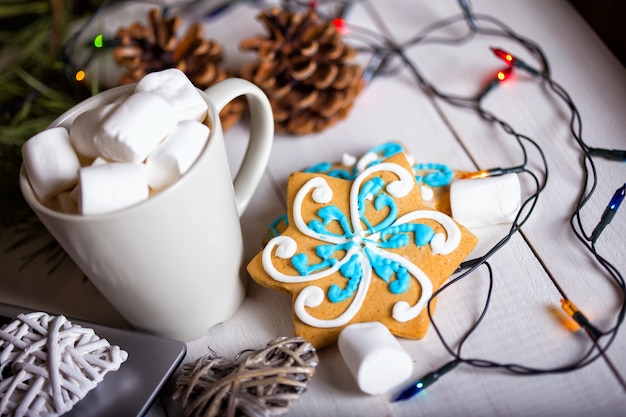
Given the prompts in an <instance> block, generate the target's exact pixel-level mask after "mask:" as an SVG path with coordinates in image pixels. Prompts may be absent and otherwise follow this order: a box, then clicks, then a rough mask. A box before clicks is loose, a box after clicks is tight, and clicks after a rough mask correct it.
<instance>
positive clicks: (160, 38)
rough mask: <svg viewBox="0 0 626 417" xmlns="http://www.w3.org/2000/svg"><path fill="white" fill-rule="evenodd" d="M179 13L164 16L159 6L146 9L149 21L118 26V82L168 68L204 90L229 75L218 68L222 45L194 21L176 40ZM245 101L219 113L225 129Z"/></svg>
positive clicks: (234, 118) (238, 101)
mask: <svg viewBox="0 0 626 417" xmlns="http://www.w3.org/2000/svg"><path fill="white" fill-rule="evenodd" d="M181 24H182V19H181V18H180V16H173V17H170V18H164V17H162V16H161V12H160V11H159V9H152V10H150V11H149V12H148V23H147V25H146V26H143V25H142V24H141V23H139V22H135V23H133V24H131V25H130V26H129V27H121V28H120V29H119V30H118V32H117V39H118V41H119V46H117V47H115V49H114V50H113V59H114V60H115V62H116V63H117V64H118V65H120V66H122V67H124V68H125V69H126V72H125V73H124V74H123V75H122V77H121V80H120V82H121V83H122V84H129V83H134V82H137V81H139V80H140V79H141V78H142V77H143V76H144V75H146V74H148V73H150V72H155V71H162V70H164V69H168V68H178V69H179V70H181V71H182V72H184V73H185V74H186V75H187V77H188V78H189V80H190V81H191V82H192V84H193V85H195V86H196V87H198V88H199V89H201V90H204V89H206V88H208V87H210V86H212V85H213V84H215V83H217V82H219V81H222V80H224V79H225V78H227V77H228V76H229V74H227V72H226V71H225V70H224V69H222V68H220V67H219V64H220V62H221V61H222V47H221V46H220V45H219V44H218V43H217V42H215V41H213V40H210V39H204V38H203V34H204V29H203V27H202V25H200V24H198V23H194V24H192V25H190V26H189V28H188V29H187V32H186V33H185V35H184V36H183V37H182V39H179V38H177V37H176V31H177V30H178V29H179V28H180V26H181ZM244 108H245V102H243V101H241V100H235V101H233V102H231V103H229V104H228V105H226V106H225V107H224V109H223V110H222V111H221V112H220V119H221V121H222V126H223V128H224V129H228V128H229V127H230V126H232V125H233V124H235V123H236V122H237V120H239V118H240V117H241V114H242V112H243V109H244Z"/></svg>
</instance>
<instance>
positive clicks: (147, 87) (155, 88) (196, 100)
mask: <svg viewBox="0 0 626 417" xmlns="http://www.w3.org/2000/svg"><path fill="white" fill-rule="evenodd" d="M142 91H143V92H150V93H154V94H158V95H160V96H162V97H163V98H164V99H165V100H167V102H168V103H170V104H171V105H172V107H173V108H174V111H175V112H176V117H177V119H178V121H182V120H196V121H202V120H204V119H205V118H206V115H207V104H206V102H205V101H204V99H203V98H202V97H201V96H200V93H199V92H198V90H197V89H196V87H194V85H193V84H192V83H191V81H189V78H187V76H186V75H185V73H184V72H182V71H181V70H179V69H176V68H170V69H166V70H163V71H158V72H151V73H149V74H146V75H145V76H144V77H143V78H142V79H141V80H139V82H138V83H137V85H136V86H135V92H142Z"/></svg>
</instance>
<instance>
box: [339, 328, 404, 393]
mask: <svg viewBox="0 0 626 417" xmlns="http://www.w3.org/2000/svg"><path fill="white" fill-rule="evenodd" d="M337 345H338V346H339V352H340V353H341V356H342V357H343V360H344V361H345V363H346V365H347V366H348V369H349V370H350V372H351V373H352V376H354V379H355V380H356V382H357V384H358V386H359V388H360V389H361V391H363V392H365V393H367V394H370V395H379V394H384V393H386V392H387V391H389V390H390V389H392V388H394V387H396V386H398V385H399V384H401V383H403V382H404V381H406V380H407V379H408V378H409V377H410V376H411V374H412V373H413V361H412V360H411V357H410V356H409V354H408V353H406V351H405V350H404V349H402V346H400V343H399V342H398V340H397V339H396V338H395V336H393V335H392V334H391V333H390V332H389V330H388V329H387V327H385V326H384V325H383V324H382V323H378V322H371V323H356V324H351V325H349V326H348V327H346V328H344V329H343V330H342V331H341V333H340V334H339V339H338V340H337Z"/></svg>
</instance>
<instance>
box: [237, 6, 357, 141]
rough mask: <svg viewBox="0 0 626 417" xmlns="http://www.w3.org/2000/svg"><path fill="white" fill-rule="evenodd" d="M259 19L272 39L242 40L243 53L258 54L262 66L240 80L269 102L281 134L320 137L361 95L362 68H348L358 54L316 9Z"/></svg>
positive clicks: (250, 66)
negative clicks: (247, 82)
mask: <svg viewBox="0 0 626 417" xmlns="http://www.w3.org/2000/svg"><path fill="white" fill-rule="evenodd" d="M258 18H259V20H260V21H261V22H262V23H263V24H264V25H265V27H266V28H267V29H268V30H269V35H268V36H267V37H255V38H248V39H244V40H243V41H241V44H240V47H241V49H242V50H244V51H247V50H253V51H257V54H258V62H255V63H252V64H248V65H245V66H244V67H243V68H242V70H241V74H240V75H241V77H242V78H246V79H248V80H250V81H252V82H253V83H255V84H257V85H258V86H259V87H260V88H261V89H262V90H263V91H264V92H265V93H266V94H267V96H268V97H269V99H270V102H271V104H272V110H273V111H274V120H275V122H276V130H277V131H278V132H286V133H293V134H299V135H301V134H308V133H311V132H320V131H322V130H323V129H325V128H327V127H328V126H330V125H332V124H334V123H336V122H337V121H339V120H341V119H343V118H345V117H346V116H347V114H348V112H349V110H350V108H351V107H352V104H353V102H354V99H355V98H356V96H357V95H358V93H359V92H360V90H361V83H360V75H361V69H360V68H359V66H358V65H352V64H350V63H349V62H350V61H351V60H352V59H354V57H355V56H356V51H355V50H354V49H353V48H352V47H350V46H348V45H346V44H344V43H343V41H342V39H341V35H340V34H339V32H337V28H336V27H335V26H334V25H333V24H332V22H321V21H320V20H319V18H318V16H317V14H316V13H315V12H314V11H312V10H309V11H307V12H304V13H302V14H298V13H295V12H291V11H282V10H280V9H278V8H273V9H271V10H269V11H267V12H262V13H261V14H259V16H258Z"/></svg>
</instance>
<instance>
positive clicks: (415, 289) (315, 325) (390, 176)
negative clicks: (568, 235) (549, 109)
mask: <svg viewBox="0 0 626 417" xmlns="http://www.w3.org/2000/svg"><path fill="white" fill-rule="evenodd" d="M287 191H288V203H289V204H288V213H287V215H288V224H289V226H288V227H287V229H286V230H285V231H284V233H283V234H281V235H280V236H276V237H274V238H273V239H272V240H270V241H269V242H268V243H267V245H266V246H265V248H264V249H263V251H262V252H260V253H259V254H258V255H257V256H256V257H255V258H254V259H253V260H252V261H251V262H250V264H249V265H248V271H249V272H250V275H251V276H252V278H253V279H254V280H255V281H256V282H258V283H259V284H261V285H263V286H266V287H269V288H272V289H275V290H278V291H282V292H286V293H288V294H290V295H291V296H292V306H293V311H292V313H293V323H294V331H295V334H296V335H298V336H302V337H304V338H305V339H307V340H309V341H310V342H311V343H312V344H313V345H314V346H315V347H316V348H323V347H325V346H328V345H330V344H332V343H334V342H335V341H336V340H337V337H338V336H339V333H340V332H341V330H342V329H343V328H344V327H345V326H347V325H349V324H352V323H358V322H371V321H378V322H381V323H383V324H384V325H386V326H387V327H388V328H389V330H390V331H391V333H393V334H395V335H396V336H400V337H404V338H410V339H420V338H422V337H423V336H424V334H425V333H426V330H427V328H428V325H429V320H428V313H427V311H426V309H425V307H426V305H427V303H428V300H429V299H430V297H431V295H432V294H433V292H434V291H436V290H437V289H438V288H439V287H440V286H441V285H442V284H443V283H444V282H445V280H446V279H447V278H448V277H449V276H450V275H451V274H452V273H453V272H454V271H455V270H456V268H457V267H458V265H459V264H460V263H461V262H462V261H463V259H465V257H466V256H467V255H468V254H469V253H470V252H471V250H472V249H473V248H474V246H475V245H476V243H477V239H476V237H475V236H474V235H472V234H471V233H470V232H469V231H468V230H467V229H465V228H464V227H463V226H461V225H460V224H458V223H457V222H455V221H454V220H453V219H452V218H451V217H450V216H448V215H447V214H445V213H442V212H440V211H436V210H432V209H429V208H427V207H426V206H425V205H424V204H423V202H422V198H421V195H420V185H419V184H418V183H417V181H416V179H415V176H414V172H413V169H412V168H411V166H410V165H409V163H408V161H407V159H406V156H405V154H404V153H400V154H396V155H393V156H391V157H390V158H388V159H385V160H383V161H381V162H380V163H377V164H374V165H372V166H370V167H368V168H366V169H364V170H363V172H361V173H360V174H359V175H358V176H357V177H356V178H355V179H354V180H345V179H341V178H335V177H331V176H327V175H323V174H320V173H305V172H296V173H294V174H292V175H291V176H290V178H289V182H288V190H287Z"/></svg>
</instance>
